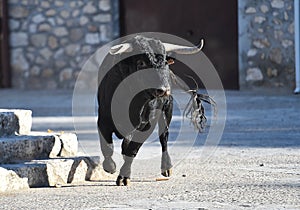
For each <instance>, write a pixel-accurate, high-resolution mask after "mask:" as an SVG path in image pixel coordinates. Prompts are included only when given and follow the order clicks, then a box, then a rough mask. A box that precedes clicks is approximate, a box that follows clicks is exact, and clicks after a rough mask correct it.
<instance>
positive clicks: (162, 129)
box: [158, 96, 173, 177]
mask: <svg viewBox="0 0 300 210" xmlns="http://www.w3.org/2000/svg"><path fill="white" fill-rule="evenodd" d="M172 110H173V100H172V98H171V96H170V100H168V101H167V102H166V103H165V105H164V107H163V112H162V114H161V116H160V118H159V121H158V126H159V127H158V128H159V130H158V132H159V134H160V135H159V140H160V144H161V148H162V157H161V174H162V175H163V176H165V177H169V176H171V175H172V162H171V158H170V155H169V153H168V138H169V125H170V122H171V119H172Z"/></svg>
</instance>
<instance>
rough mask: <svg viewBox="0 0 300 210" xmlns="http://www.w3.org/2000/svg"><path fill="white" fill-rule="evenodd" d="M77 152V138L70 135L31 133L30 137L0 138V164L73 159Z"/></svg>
mask: <svg viewBox="0 0 300 210" xmlns="http://www.w3.org/2000/svg"><path fill="white" fill-rule="evenodd" d="M77 151H78V141H77V136H76V135H75V134H72V133H64V134H49V133H42V132H31V133H30V135H24V136H10V137H2V138H0V164H5V163H19V162H24V161H29V160H35V159H46V158H55V157H73V156H76V155H77Z"/></svg>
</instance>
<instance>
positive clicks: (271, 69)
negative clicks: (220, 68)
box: [239, 0, 295, 89]
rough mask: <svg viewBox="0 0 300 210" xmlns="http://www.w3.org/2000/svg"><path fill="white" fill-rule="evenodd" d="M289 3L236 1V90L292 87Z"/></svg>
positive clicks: (283, 0)
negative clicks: (237, 66)
mask: <svg viewBox="0 0 300 210" xmlns="http://www.w3.org/2000/svg"><path fill="white" fill-rule="evenodd" d="M293 3H294V1H293V0H239V66H240V86H241V88H249V87H257V86H262V87H270V88H274V87H286V88H289V89H291V88H294V86H295V73H294V72H295V64H294V61H295V56H294V52H295V51H294V7H293Z"/></svg>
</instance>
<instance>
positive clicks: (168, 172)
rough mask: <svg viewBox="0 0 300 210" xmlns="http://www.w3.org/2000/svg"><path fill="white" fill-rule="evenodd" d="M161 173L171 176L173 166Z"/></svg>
mask: <svg viewBox="0 0 300 210" xmlns="http://www.w3.org/2000/svg"><path fill="white" fill-rule="evenodd" d="M161 175H163V176H165V177H170V176H171V175H172V168H170V169H168V170H162V171H161Z"/></svg>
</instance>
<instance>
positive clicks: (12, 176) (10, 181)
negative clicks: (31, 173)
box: [0, 167, 29, 193]
mask: <svg viewBox="0 0 300 210" xmlns="http://www.w3.org/2000/svg"><path fill="white" fill-rule="evenodd" d="M27 181H28V179H27V178H21V177H19V176H18V175H17V174H16V172H14V171H12V170H7V169H5V168H2V167H0V192H1V193H6V192H12V191H16V190H24V189H28V188H29V185H28V182H27Z"/></svg>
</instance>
